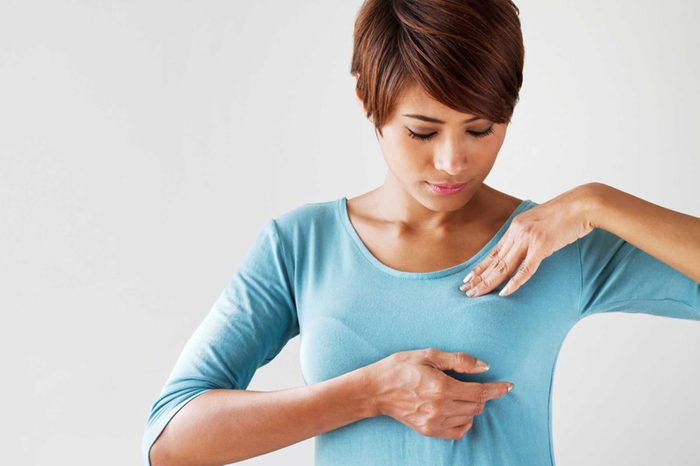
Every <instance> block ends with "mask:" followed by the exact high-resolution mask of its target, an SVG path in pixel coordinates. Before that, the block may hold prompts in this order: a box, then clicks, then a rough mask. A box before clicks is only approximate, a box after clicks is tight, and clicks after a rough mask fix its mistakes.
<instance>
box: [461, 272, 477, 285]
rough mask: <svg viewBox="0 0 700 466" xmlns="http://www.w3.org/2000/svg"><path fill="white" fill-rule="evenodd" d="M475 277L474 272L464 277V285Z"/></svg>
mask: <svg viewBox="0 0 700 466" xmlns="http://www.w3.org/2000/svg"><path fill="white" fill-rule="evenodd" d="M473 276H474V272H473V271H472V272H469V275H467V276H466V277H464V280H462V283H467V282H468V281H469V279H470V278H472V277H473Z"/></svg>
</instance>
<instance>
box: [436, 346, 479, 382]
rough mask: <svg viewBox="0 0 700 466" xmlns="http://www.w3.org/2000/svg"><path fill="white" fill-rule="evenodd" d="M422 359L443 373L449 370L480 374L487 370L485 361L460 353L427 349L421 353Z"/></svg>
mask: <svg viewBox="0 0 700 466" xmlns="http://www.w3.org/2000/svg"><path fill="white" fill-rule="evenodd" d="M423 357H424V359H425V360H426V361H427V362H429V363H430V364H431V365H432V366H433V367H435V368H437V369H440V370H443V371H444V370H450V369H451V370H454V371H457V372H466V373H480V372H484V371H485V370H488V369H489V364H488V363H487V362H486V361H481V360H479V359H477V358H475V357H474V356H471V355H469V354H467V353H464V352H462V351H456V352H447V351H441V350H439V349H437V348H427V349H425V350H424V351H423ZM447 377H449V376H447ZM450 378H452V377H450Z"/></svg>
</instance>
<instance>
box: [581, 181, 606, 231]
mask: <svg viewBox="0 0 700 466" xmlns="http://www.w3.org/2000/svg"><path fill="white" fill-rule="evenodd" d="M581 189H582V191H583V196H582V199H583V200H582V204H581V205H582V209H583V216H584V218H585V221H586V223H587V224H588V226H589V227H590V228H591V229H593V228H603V225H605V215H606V212H605V207H606V205H607V204H606V202H605V199H606V196H607V195H608V193H609V190H610V189H612V188H611V187H610V186H608V185H606V184H604V183H599V182H592V183H586V184H585V185H582V186H581Z"/></svg>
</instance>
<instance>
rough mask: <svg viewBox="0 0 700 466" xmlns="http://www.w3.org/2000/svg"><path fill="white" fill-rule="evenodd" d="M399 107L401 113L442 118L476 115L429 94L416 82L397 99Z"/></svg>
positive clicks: (461, 117)
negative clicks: (448, 104)
mask: <svg viewBox="0 0 700 466" xmlns="http://www.w3.org/2000/svg"><path fill="white" fill-rule="evenodd" d="M397 108H398V109H399V110H400V112H399V115H400V114H401V113H420V114H423V115H428V116H432V117H438V118H440V117H444V118H442V119H454V120H459V121H462V120H463V119H466V118H470V117H472V116H474V115H473V114H471V113H462V112H458V111H456V110H453V109H451V108H450V107H448V106H446V105H444V104H442V103H441V102H438V101H437V100H435V99H433V98H432V97H431V96H430V95H428V93H427V92H425V90H424V89H423V88H422V87H420V86H418V85H416V84H414V85H411V86H408V87H407V88H406V89H405V90H404V91H403V92H402V94H401V95H400V96H399V98H398V99H397Z"/></svg>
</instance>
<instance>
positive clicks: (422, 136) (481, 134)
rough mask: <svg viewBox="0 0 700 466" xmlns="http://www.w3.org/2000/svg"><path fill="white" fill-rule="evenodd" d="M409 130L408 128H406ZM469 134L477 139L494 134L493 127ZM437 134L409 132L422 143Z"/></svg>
mask: <svg viewBox="0 0 700 466" xmlns="http://www.w3.org/2000/svg"><path fill="white" fill-rule="evenodd" d="M406 129H408V128H406ZM467 132H468V133H469V134H471V135H472V136H474V137H476V138H485V137H486V136H488V135H489V134H493V126H492V127H490V128H489V129H487V130H486V131H482V132H478V131H467ZM436 134H437V133H431V134H418V133H414V132H413V131H411V130H410V129H409V130H408V136H409V137H411V138H413V139H420V140H421V141H427V140H429V139H431V138H432V137H433V136H435V135H436Z"/></svg>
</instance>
